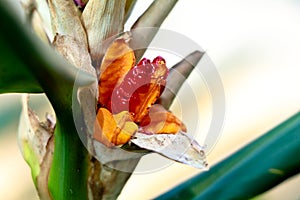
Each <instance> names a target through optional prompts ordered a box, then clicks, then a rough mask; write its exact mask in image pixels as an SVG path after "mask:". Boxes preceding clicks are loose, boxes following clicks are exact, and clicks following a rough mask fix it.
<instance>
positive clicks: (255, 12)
mask: <svg viewBox="0 0 300 200" xmlns="http://www.w3.org/2000/svg"><path fill="white" fill-rule="evenodd" d="M151 2H152V1H149V0H143V1H139V2H138V4H137V5H136V8H135V10H134V12H135V16H133V17H132V18H131V19H130V21H129V23H128V26H126V28H127V29H128V27H130V24H132V23H133V22H134V19H135V18H136V17H137V16H138V15H139V14H141V13H142V12H143V10H144V9H146V8H147V5H148V4H150V3H151ZM299 23H300V1H297V0H264V1H261V0H251V1H250V0H244V1H238V0H223V1H220V0H209V1H208V0H180V1H179V2H178V3H177V5H176V7H175V9H174V10H173V12H172V13H171V14H170V16H169V18H168V19H167V20H166V21H165V22H164V24H163V25H162V28H164V29H170V30H172V31H176V32H179V33H181V34H184V35H185V36H187V37H189V38H191V39H192V40H194V41H195V42H196V43H198V44H199V45H200V46H201V47H202V48H203V49H204V50H205V51H206V52H207V55H208V56H209V57H210V58H211V60H212V61H213V62H214V64H215V66H216V67H217V69H218V71H219V74H220V76H221V78H222V81H223V85H224V89H225V95H226V119H225V121H224V128H223V132H222V133H221V137H220V139H219V141H218V143H217V144H216V146H215V148H214V149H213V151H212V152H211V153H210V154H209V156H208V160H209V162H210V163H211V164H214V163H216V162H217V161H219V160H220V159H222V158H224V157H225V156H227V155H228V154H230V153H232V152H233V151H235V150H237V149H238V148H240V147H242V146H243V145H244V144H246V143H248V142H249V141H250V140H252V139H254V138H256V137H258V136H259V135H261V134H263V133H264V132H266V131H267V130H269V129H271V128H272V127H274V126H275V125H276V124H278V123H280V122H282V121H283V120H285V119H287V118H288V117H289V116H291V115H292V114H294V113H296V112H297V111H299V110H300V103H299V102H300V93H299V90H300V79H299V77H298V76H299V74H300V70H299V67H300V59H299V55H298V54H299V52H300V37H299V35H300V28H299V27H300V26H299ZM171 63H172V61H171ZM197 81H198V80H197V79H196V78H194V79H192V80H190V82H189V83H190V85H191V86H192V87H194V89H195V90H196V91H197V89H198V88H197ZM201 91H202V90H201ZM199 98H200V99H199V105H198V106H199V108H203V109H202V110H201V116H210V112H211V110H210V109H205V108H207V107H209V106H206V105H209V101H208V100H207V99H209V94H204V95H202V96H199ZM8 101H11V104H9V102H8ZM17 104H18V103H17V100H9V99H8V97H7V96H5V97H0V112H1V111H3V110H5V109H7V108H13V107H14V105H17ZM195 106H196V105H195ZM174 110H175V111H176V107H175V108H174ZM191 117H197V116H191ZM201 119H202V118H201ZM209 120H210V119H209V117H208V118H207V119H206V118H205V117H204V118H203V120H202V121H200V123H203V124H204V125H203V126H202V124H201V127H202V128H203V130H205V127H206V125H205V124H206V123H209ZM17 121H18V119H16V120H15V122H13V123H12V125H11V127H10V128H9V129H7V130H6V131H12V130H16V126H17ZM1 131H4V130H1ZM14 134H15V135H13V133H12V134H10V136H7V135H6V136H5V135H3V134H1V135H0V137H1V139H0V177H1V179H0V199H2V198H3V197H6V199H16V200H18V199H22V197H23V196H24V195H30V192H32V191H33V188H31V189H27V188H26V187H24V186H25V185H26V186H27V185H29V186H30V184H32V182H31V179H30V172H29V168H28V167H27V166H26V164H25V162H24V161H23V160H22V157H21V155H20V153H19V152H18V149H17V143H16V139H15V136H16V133H14ZM143 162H147V161H143ZM254 170H255V169H254ZM199 172H200V171H199V170H195V169H192V168H191V167H188V166H184V165H181V164H173V165H171V166H169V167H168V168H166V169H163V170H160V171H157V172H155V173H148V174H143V175H133V176H132V178H131V179H130V180H129V182H128V185H127V186H126V187H125V188H124V190H123V192H122V194H121V196H120V198H119V199H120V200H123V199H149V198H153V197H155V196H157V195H158V194H159V193H162V192H164V191H166V190H168V189H169V188H170V187H173V186H174V185H176V184H178V183H179V182H180V181H183V180H185V179H187V178H188V177H191V176H192V175H194V174H196V173H199ZM293 183H294V184H287V185H286V186H285V187H286V188H288V189H289V192H286V191H285V192H283V190H285V188H284V189H282V188H283V187H280V188H279V189H278V190H277V191H275V192H273V193H271V194H268V195H272V196H266V197H264V198H265V199H270V198H272V199H282V196H281V195H285V199H291V200H292V199H296V197H298V198H299V196H300V193H299V190H296V189H297V188H298V186H299V184H300V180H299V178H298V179H297V180H293ZM32 185H33V184H32ZM11 189H13V190H11ZM11 191H13V192H11Z"/></svg>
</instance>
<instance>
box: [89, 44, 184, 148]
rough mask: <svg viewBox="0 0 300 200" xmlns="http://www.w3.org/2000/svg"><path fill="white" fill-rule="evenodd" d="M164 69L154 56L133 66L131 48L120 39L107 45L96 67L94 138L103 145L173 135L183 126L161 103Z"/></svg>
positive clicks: (165, 72) (166, 72) (161, 62)
mask: <svg viewBox="0 0 300 200" xmlns="http://www.w3.org/2000/svg"><path fill="white" fill-rule="evenodd" d="M167 76H168V68H167V66H166V61H165V60H164V59H163V58H162V57H161V56H158V57H156V58H154V59H153V60H152V62H151V61H150V60H149V59H146V58H143V59H142V60H141V61H140V62H139V63H138V64H137V65H135V56H134V53H133V50H132V49H131V48H130V47H129V46H128V44H127V43H126V42H125V40H123V39H117V40H115V41H114V42H113V43H112V44H111V45H110V46H109V48H108V50H107V52H106V54H105V56H104V58H103V61H102V64H101V66H100V77H99V84H98V87H99V97H98V108H97V123H95V132H94V138H95V139H96V140H98V141H99V142H102V143H103V144H105V145H107V146H113V145H122V144H125V143H127V142H128V141H129V140H130V139H131V138H132V137H133V136H134V134H135V133H136V132H137V131H139V132H140V133H144V134H176V133H177V132H178V131H180V130H182V131H186V128H185V125H184V124H183V123H182V122H181V121H180V120H179V119H178V118H177V117H176V116H175V115H173V114H172V113H171V112H169V111H167V110H165V109H164V108H163V107H162V106H161V105H159V104H155V102H156V101H157V99H158V98H159V97H160V95H161V94H162V92H163V91H164V88H165V85H166V79H167Z"/></svg>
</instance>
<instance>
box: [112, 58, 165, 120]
mask: <svg viewBox="0 0 300 200" xmlns="http://www.w3.org/2000/svg"><path fill="white" fill-rule="evenodd" d="M167 74H168V69H167V67H166V65H165V60H164V59H163V58H162V57H160V56H158V57H156V58H155V59H154V60H153V61H152V62H151V61H150V60H149V59H146V58H143V59H142V60H141V61H140V62H139V63H138V64H137V65H136V66H134V67H133V68H132V69H131V70H130V71H129V72H128V73H127V74H126V76H125V77H124V79H123V81H122V82H121V83H120V85H118V86H117V87H116V88H115V89H114V91H113V93H112V96H111V102H110V105H111V108H110V110H111V111H112V112H113V113H119V112H121V111H124V110H127V111H129V112H130V113H132V115H134V114H136V113H137V108H145V107H146V108H148V107H150V106H151V105H152V104H153V103H155V101H156V100H157V98H159V96H160V94H161V93H162V91H163V88H164V86H165V84H166V78H167ZM151 95H154V96H151ZM141 112H143V111H141Z"/></svg>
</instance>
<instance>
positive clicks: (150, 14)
mask: <svg viewBox="0 0 300 200" xmlns="http://www.w3.org/2000/svg"><path fill="white" fill-rule="evenodd" d="M177 2H178V0H156V1H153V3H152V4H151V5H150V6H149V8H148V9H147V10H146V11H145V12H144V13H143V14H142V15H141V16H140V17H139V18H138V20H137V21H136V22H135V23H134V25H133V26H132V27H131V29H138V28H149V27H151V28H152V27H157V29H149V31H147V32H145V33H144V34H138V35H137V34H133V40H131V41H130V46H131V47H133V49H135V48H134V47H135V46H140V45H141V44H142V46H148V45H149V44H150V43H151V41H152V39H153V38H154V36H155V35H156V33H157V31H158V30H159V29H158V28H159V27H160V26H161V24H162V23H163V22H164V21H165V19H166V18H167V16H168V15H169V13H170V12H171V11H172V9H173V8H174V6H175V5H176V3H177ZM133 33H134V32H133ZM145 51H146V49H139V50H135V57H136V60H140V59H141V57H142V56H143V54H144V52H145Z"/></svg>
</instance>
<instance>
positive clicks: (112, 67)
mask: <svg viewBox="0 0 300 200" xmlns="http://www.w3.org/2000/svg"><path fill="white" fill-rule="evenodd" d="M134 64H135V56H134V53H133V51H132V49H131V48H130V47H129V46H128V45H127V43H126V42H125V41H124V40H123V39H118V40H116V41H114V42H113V43H112V44H111V45H110V46H109V48H108V50H107V52H106V54H105V56H104V58H103V61H102V64H101V66H100V77H99V98H98V102H99V103H100V105H102V106H105V107H108V103H109V101H110V97H111V93H112V91H113V89H114V88H115V87H116V86H117V85H118V83H120V82H122V80H123V78H124V76H125V75H126V74H127V72H128V71H129V70H130V69H131V68H132V67H133V66H134Z"/></svg>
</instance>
